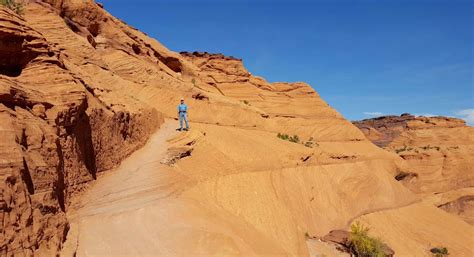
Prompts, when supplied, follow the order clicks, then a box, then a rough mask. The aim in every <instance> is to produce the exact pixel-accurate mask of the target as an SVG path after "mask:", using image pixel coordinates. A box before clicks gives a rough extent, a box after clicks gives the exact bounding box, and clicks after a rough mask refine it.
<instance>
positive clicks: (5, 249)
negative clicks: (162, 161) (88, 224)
mask: <svg viewBox="0 0 474 257" xmlns="http://www.w3.org/2000/svg"><path fill="white" fill-rule="evenodd" d="M30 7H31V8H32V10H31V11H30V10H29V9H28V10H27V12H34V10H38V11H39V12H41V11H45V12H52V10H53V9H51V7H46V5H45V4H31V5H28V8H30ZM33 8H37V9H33ZM52 14H53V13H52ZM54 16H55V17H57V18H56V19H60V20H61V21H62V22H63V23H64V21H63V20H62V19H61V18H60V17H59V16H58V15H57V14H56V13H54ZM36 17H38V18H39V19H44V21H45V22H46V21H47V17H41V13H38V14H37V15H36ZM39 19H37V20H28V16H24V17H21V16H19V15H17V14H15V13H13V12H12V11H10V10H8V9H6V8H3V7H0V39H1V44H0V57H1V58H0V117H1V123H0V131H2V134H1V137H2V138H1V141H0V152H1V155H0V156H1V157H0V159H1V166H0V177H1V184H0V190H1V199H0V203H1V209H0V217H1V220H2V229H1V234H2V237H1V238H0V255H2V256H5V255H20V256H21V255H22V254H24V255H26V256H29V255H31V254H32V253H34V252H35V253H38V254H39V255H54V254H55V253H56V252H57V251H58V250H59V249H60V247H61V245H62V242H63V241H64V239H65V236H66V234H67V232H68V228H69V225H68V222H67V220H66V215H65V212H66V211H67V209H68V204H69V202H70V200H71V197H72V196H73V195H75V194H77V193H78V192H80V191H82V190H83V189H84V186H85V184H86V183H87V182H89V181H92V180H94V179H95V178H96V175H97V173H99V172H101V171H104V170H107V169H110V168H112V167H114V166H115V165H117V164H118V163H120V161H121V160H122V159H123V158H125V157H126V156H128V155H129V154H130V153H131V152H133V151H134V150H135V149H137V148H138V147H139V146H141V145H142V144H143V143H144V142H145V141H146V138H147V136H148V135H150V134H151V133H152V132H153V131H154V130H155V129H156V128H157V126H158V125H159V124H160V116H159V114H158V112H157V111H156V110H154V109H152V108H150V107H148V106H146V105H143V104H140V103H138V102H137V103H134V104H129V105H128V106H125V105H124V107H126V108H121V109H119V108H113V106H114V105H115V104H119V103H118V101H115V100H111V101H109V102H106V101H104V100H102V99H100V97H97V96H96V95H95V94H94V93H93V92H90V91H91V89H90V87H89V86H88V84H87V83H90V82H89V81H88V78H87V77H85V76H84V75H83V74H81V71H80V70H78V69H76V67H78V66H82V65H83V61H84V60H83V59H82V58H80V57H79V56H76V55H75V54H74V53H72V52H69V51H67V50H66V49H64V48H62V47H61V46H59V47H58V45H57V44H56V43H54V40H52V39H51V38H48V36H49V35H48V34H47V33H44V31H38V30H37V29H35V28H34V26H32V25H35V26H38V27H42V28H43V29H45V30H50V31H52V32H53V33H56V34H57V35H58V36H59V35H61V36H63V37H67V36H72V38H70V39H69V40H70V41H71V42H75V43H74V44H75V46H77V43H78V42H79V45H80V42H81V41H80V39H79V38H77V37H76V35H75V34H74V33H72V34H67V33H64V31H60V29H59V28H57V27H56V26H55V25H54V22H55V21H56V20H55V19H52V20H49V21H47V23H46V24H44V23H43V24H42V23H41V20H39ZM51 28H57V29H58V30H56V29H51ZM68 31H69V30H68ZM61 33H64V34H61ZM84 50H87V48H81V50H80V51H84Z"/></svg>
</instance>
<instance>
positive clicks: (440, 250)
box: [430, 247, 449, 257]
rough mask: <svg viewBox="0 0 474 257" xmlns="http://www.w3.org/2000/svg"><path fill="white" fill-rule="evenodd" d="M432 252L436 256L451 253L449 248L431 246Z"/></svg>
mask: <svg viewBox="0 0 474 257" xmlns="http://www.w3.org/2000/svg"><path fill="white" fill-rule="evenodd" d="M430 252H431V253H432V254H433V256H434V257H445V256H448V255H449V252H448V248H446V247H435V248H431V250H430Z"/></svg>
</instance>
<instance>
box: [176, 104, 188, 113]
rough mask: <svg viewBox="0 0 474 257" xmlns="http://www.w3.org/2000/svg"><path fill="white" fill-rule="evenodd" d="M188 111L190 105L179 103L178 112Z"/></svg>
mask: <svg viewBox="0 0 474 257" xmlns="http://www.w3.org/2000/svg"><path fill="white" fill-rule="evenodd" d="M187 111H188V106H187V105H186V104H180V105H178V112H179V113H181V112H187Z"/></svg>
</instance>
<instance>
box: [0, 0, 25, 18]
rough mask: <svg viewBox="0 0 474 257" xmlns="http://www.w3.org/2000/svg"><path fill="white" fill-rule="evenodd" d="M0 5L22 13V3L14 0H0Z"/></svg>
mask: <svg viewBox="0 0 474 257" xmlns="http://www.w3.org/2000/svg"><path fill="white" fill-rule="evenodd" d="M0 5H3V6H5V7H7V8H8V9H10V10H12V11H14V12H16V13H17V14H20V15H21V14H23V3H19V2H17V1H16V0H0Z"/></svg>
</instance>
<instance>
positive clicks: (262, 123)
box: [0, 0, 472, 256]
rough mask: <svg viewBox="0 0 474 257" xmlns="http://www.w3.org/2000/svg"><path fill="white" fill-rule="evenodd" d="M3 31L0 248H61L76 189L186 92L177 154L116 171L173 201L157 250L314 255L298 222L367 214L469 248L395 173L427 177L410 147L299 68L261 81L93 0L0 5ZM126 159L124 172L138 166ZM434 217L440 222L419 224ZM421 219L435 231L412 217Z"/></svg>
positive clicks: (406, 240) (417, 245)
mask: <svg viewBox="0 0 474 257" xmlns="http://www.w3.org/2000/svg"><path fill="white" fill-rule="evenodd" d="M0 40H1V44H0V57H1V58H0V121H1V122H0V131H2V138H1V139H0V140H1V141H0V153H1V155H0V156H1V157H0V165H1V166H0V178H1V180H0V190H1V191H0V192H1V198H0V217H1V218H2V221H3V226H2V230H1V234H2V237H0V252H1V255H7V256H12V255H21V254H23V255H33V254H36V255H39V256H43V255H44V256H51V255H55V254H57V253H58V252H59V249H60V248H61V247H62V245H63V242H64V239H65V237H66V235H67V234H68V230H69V225H68V217H67V215H66V214H69V213H70V210H71V209H74V208H75V206H74V205H71V202H72V200H73V199H75V198H76V196H78V195H80V193H81V192H83V191H84V190H85V189H86V188H87V186H88V184H89V182H91V181H93V180H94V179H95V178H96V177H98V176H99V175H100V174H101V173H102V172H104V171H106V170H110V169H112V168H113V167H115V166H117V165H118V164H119V163H120V162H121V161H122V160H123V159H124V158H125V157H127V156H128V155H129V154H131V153H132V152H134V151H135V150H136V149H138V148H139V147H140V146H142V145H143V144H144V143H145V141H147V139H148V137H149V136H150V134H151V133H153V132H154V131H155V130H156V129H157V128H158V127H159V126H160V124H161V123H162V122H163V119H164V118H174V117H175V116H176V100H177V99H179V98H181V97H185V98H186V101H187V103H188V105H189V107H190V112H189V117H190V121H191V132H187V133H182V134H180V135H179V136H178V137H176V138H172V139H170V141H169V142H170V144H171V145H172V147H171V148H170V150H169V151H168V157H167V158H165V159H164V160H157V161H156V163H159V162H160V161H161V162H163V163H165V164H169V165H171V166H167V165H163V166H160V167H159V169H163V170H159V171H156V172H155V170H152V169H150V167H149V166H146V165H145V164H147V163H140V167H143V166H146V167H144V168H143V169H144V170H146V172H147V173H146V174H149V175H150V177H153V178H154V179H156V176H157V174H161V173H159V172H162V174H165V175H163V176H158V177H159V179H156V180H149V181H148V180H147V181H143V180H140V179H136V180H133V179H130V180H129V181H123V180H119V181H115V180H114V179H110V181H113V182H114V183H121V186H122V187H123V188H122V187H121V189H123V190H124V191H126V190H127V187H126V186H127V184H126V183H129V182H130V181H131V182H136V183H143V184H146V185H147V186H149V187H150V188H151V189H150V191H147V192H140V191H139V190H138V191H139V193H143V194H145V193H146V194H147V196H149V195H148V194H153V193H154V192H155V191H153V190H158V191H160V198H161V197H163V199H165V200H166V201H170V202H171V203H170V204H169V205H168V207H169V208H172V210H173V211H176V212H173V214H175V213H179V214H181V215H171V216H172V217H173V218H175V219H176V220H174V221H176V223H175V224H164V225H166V227H171V229H169V230H167V231H169V232H170V233H174V234H170V235H166V238H167V240H169V241H166V244H160V246H163V248H160V249H159V250H160V251H162V252H167V253H168V252H169V253H173V252H174V253H186V254H187V255H196V254H201V255H208V256H210V255H215V256H220V255H222V254H224V253H231V254H232V255H235V256H239V255H240V256H263V255H267V256H268V255H271V256H308V255H309V251H308V248H307V245H306V241H305V240H306V239H305V233H309V234H311V235H315V236H318V237H321V236H323V235H325V234H327V233H328V232H329V231H331V230H335V229H345V228H347V227H348V226H349V225H350V224H351V223H352V222H353V221H354V220H360V221H361V222H363V223H365V224H368V225H369V226H371V227H373V228H374V231H375V232H376V233H378V236H380V237H382V238H383V239H385V240H387V241H388V244H389V245H390V247H392V248H393V249H394V251H395V252H396V253H397V254H398V253H401V254H406V249H410V250H413V252H416V253H417V254H418V255H417V256H428V254H429V253H428V252H427V253H426V254H424V253H425V250H426V249H425V248H426V247H425V246H426V245H429V244H443V245H446V246H447V247H449V251H450V252H452V254H453V255H457V256H462V255H466V254H467V255H469V254H471V253H472V251H471V250H470V248H469V245H470V243H469V242H470V241H469V240H470V237H469V235H470V234H469V233H471V231H472V227H471V226H470V225H468V224H466V223H464V222H463V221H461V220H460V219H458V218H457V217H452V216H451V215H448V214H446V213H445V212H443V211H441V210H438V209H437V208H436V207H434V206H433V205H430V204H425V203H419V201H418V199H419V196H417V195H416V194H413V193H412V192H411V191H410V190H408V189H407V188H406V187H404V186H403V185H402V184H401V183H400V182H399V181H397V180H396V179H394V177H395V176H396V175H397V173H398V172H399V171H405V172H414V173H417V174H418V180H421V178H422V174H421V173H420V172H419V171H418V170H416V168H415V169H414V170H410V169H408V168H406V167H407V166H406V165H405V164H406V162H404V161H403V159H408V158H405V157H404V156H397V155H396V154H393V153H390V152H387V151H385V150H383V149H380V148H378V147H376V146H375V145H374V144H372V143H371V142H370V141H369V140H367V139H366V138H365V136H364V133H362V132H361V131H360V130H359V129H358V128H357V127H356V126H354V125H353V124H351V123H350V122H349V121H347V120H346V119H344V118H343V117H342V115H340V114H339V113H338V112H337V111H336V110H334V109H333V108H331V107H330V106H329V105H328V104H326V103H325V102H324V101H323V100H322V99H321V98H320V97H319V95H318V94H317V93H316V92H315V91H314V89H313V88H311V87H310V86H309V85H307V84H305V83H301V82H297V83H268V82H267V81H265V80H264V79H263V78H260V77H256V76H253V75H252V74H251V73H250V72H249V71H247V70H246V69H245V67H244V65H243V63H242V60H240V59H237V58H234V57H226V56H224V55H221V54H209V53H200V52H194V53H187V52H182V53H175V52H172V51H169V50H168V49H167V48H166V47H164V46H163V45H161V44H160V43H159V42H157V41H156V40H154V39H151V38H149V37H148V36H146V35H145V34H144V33H142V32H140V31H138V30H136V29H133V28H131V27H130V26H128V25H127V24H125V23H124V22H122V21H120V20H118V19H116V18H115V17H113V16H112V15H110V14H109V13H107V12H106V11H105V9H104V8H103V6H102V5H98V4H97V3H95V2H94V1H92V0H45V1H30V2H29V3H28V4H26V5H25V9H24V14H23V15H22V16H18V15H17V14H15V13H13V12H11V11H9V10H7V9H5V8H3V7H0ZM12 56H17V57H19V58H12ZM408 123H409V124H410V126H411V124H412V123H413V124H415V125H416V124H419V125H417V126H428V125H429V124H427V123H425V122H418V121H416V122H408ZM425 124H427V125H425ZM420 128H421V127H420ZM449 129H459V130H461V129H464V127H462V126H458V127H456V128H449ZM415 131H422V130H421V129H419V130H415ZM279 133H280V135H281V134H288V135H290V136H291V138H292V139H291V141H289V140H285V137H277V135H278V134H279ZM471 135H472V134H471ZM440 136H443V137H444V136H445V135H444V134H443V135H440ZM391 137H395V135H391ZM396 140H397V138H396V139H395V140H394V141H393V142H395V141H396ZM400 140H401V139H400ZM157 142H161V141H157ZM393 142H392V143H393ZM398 144H402V142H401V141H400V143H398ZM434 146H435V145H431V147H434ZM394 147H398V145H397V146H395V145H394ZM450 147H454V145H450ZM458 147H459V149H458V150H460V151H461V150H462V151H464V150H463V149H464V148H463V147H462V146H461V145H459V146H458ZM426 151H427V152H429V153H431V152H433V151H436V150H433V149H428V150H426ZM140 157H141V158H138V159H139V160H141V161H143V160H146V158H147V156H140ZM438 157H439V156H438ZM443 158H444V157H443ZM456 163H458V164H459V163H460V164H459V165H465V164H463V163H462V162H456ZM456 163H454V165H457V164H456ZM128 165H129V166H133V163H128ZM153 167H154V166H153ZM414 167H416V166H414ZM443 167H444V166H443ZM471 167H472V166H471ZM126 171H127V170H122V172H125V175H124V176H123V177H126V178H127V176H132V175H131V174H127V173H126ZM453 174H454V173H453ZM463 176H464V177H463ZM466 177H467V175H461V174H456V175H453V176H450V177H449V178H448V179H447V180H446V181H445V180H443V182H440V183H442V184H443V185H444V186H445V187H446V188H447V189H450V188H452V186H450V185H448V184H449V183H448V181H451V182H452V181H454V180H453V179H455V178H459V180H457V181H459V183H458V184H459V185H462V186H464V185H465V184H466V183H470V182H466V181H470V180H469V178H468V179H466ZM461 178H462V179H461ZM436 179H437V178H435V179H434V180H436ZM154 183H157V185H155V187H157V188H154V187H153V186H154ZM436 183H438V182H436ZM420 188H421V187H420ZM410 189H412V188H411V187H410ZM167 190H169V191H167ZM421 190H422V191H423V190H425V191H426V190H428V191H429V190H432V189H424V188H421ZM99 191H100V190H99ZM119 196H120V195H119ZM109 197H110V198H107V199H113V200H117V201H119V200H123V199H116V198H114V197H116V196H109ZM119 198H120V197H119ZM150 198H152V199H155V198H157V197H156V196H153V197H150ZM450 199H451V198H450ZM126 200H130V199H126ZM137 200H140V201H138V202H141V203H143V202H144V201H145V200H146V199H137ZM174 200H176V201H178V203H177V202H172V201H174ZM99 202H100V201H99ZM175 203H176V204H175ZM170 206H171V207H170ZM99 207H100V206H99ZM173 208H174V209H173ZM105 209H106V208H105ZM451 209H453V208H451ZM152 210H153V211H151V212H146V211H144V213H147V214H149V215H150V216H146V217H143V218H144V219H146V218H148V219H151V220H153V222H150V223H149V224H139V225H143V227H146V230H147V231H155V232H156V231H158V232H161V228H163V224H161V225H160V224H159V221H160V220H159V218H161V217H165V218H166V217H170V215H163V216H158V217H159V218H158V219H157V218H156V217H157V216H153V215H157V214H156V213H161V214H163V213H165V214H168V213H166V210H163V209H160V208H155V209H152ZM182 210H185V212H182ZM115 214H116V215H114V217H113V219H114V220H118V221H121V222H125V221H127V220H128V221H130V219H128V218H129V217H128V216H127V215H126V214H120V213H118V214H117V213H115ZM121 215H122V216H121ZM444 215H448V216H447V217H446V216H444ZM186 217H188V218H186ZM180 219H181V220H180ZM384 219H385V220H386V221H387V222H385V223H384V222H380V221H381V220H384ZM400 219H402V220H403V222H399V220H400ZM135 221H136V220H135ZM433 221H436V222H437V226H438V227H442V228H443V230H437V229H435V228H433V227H428V228H426V227H425V226H429V225H428V224H430V223H431V224H433V223H434V222H433ZM102 223H103V220H93V223H92V224H95V226H101V224H102ZM181 224H186V226H185V227H186V230H184V231H185V232H186V233H185V234H182V233H184V232H182V231H183V230H182V227H180V226H181ZM206 226H208V227H212V229H210V230H206V229H202V228H203V227H206ZM143 227H142V228H140V230H139V231H142V230H141V229H143ZM96 228H97V230H96V231H97V232H100V230H101V228H100V227H96ZM110 228H114V229H120V228H117V227H110ZM425 230H426V231H429V232H428V233H430V236H429V237H420V236H419V235H418V234H417V233H416V231H425ZM458 230H464V231H466V233H464V234H462V233H458ZM380 231H383V233H382V232H380ZM399 231H407V233H406V235H404V236H400V235H399ZM121 232H123V231H121ZM144 233H145V232H144ZM180 233H181V234H180ZM154 235H155V236H157V235H156V234H154ZM158 237H159V235H158ZM143 238H146V239H147V240H149V241H150V240H151V241H153V240H154V237H153V236H151V237H148V235H146V236H144V237H143ZM181 239H185V240H181ZM147 242H148V241H147ZM183 242H184V243H185V245H184V246H183ZM153 246H155V245H154V244H147V247H150V248H147V250H150V249H152V247H153ZM107 247H113V246H112V245H107ZM117 247H118V246H117ZM127 247H130V248H127ZM104 249H105V248H104ZM118 249H120V251H122V250H123V251H126V250H129V251H131V252H133V253H135V250H136V249H137V248H133V245H132V246H129V245H128V244H124V245H120V248H118ZM152 250H156V249H152ZM185 250H187V252H183V251H185ZM83 252H87V251H83ZM121 253H123V252H121ZM73 254H74V253H73Z"/></svg>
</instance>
